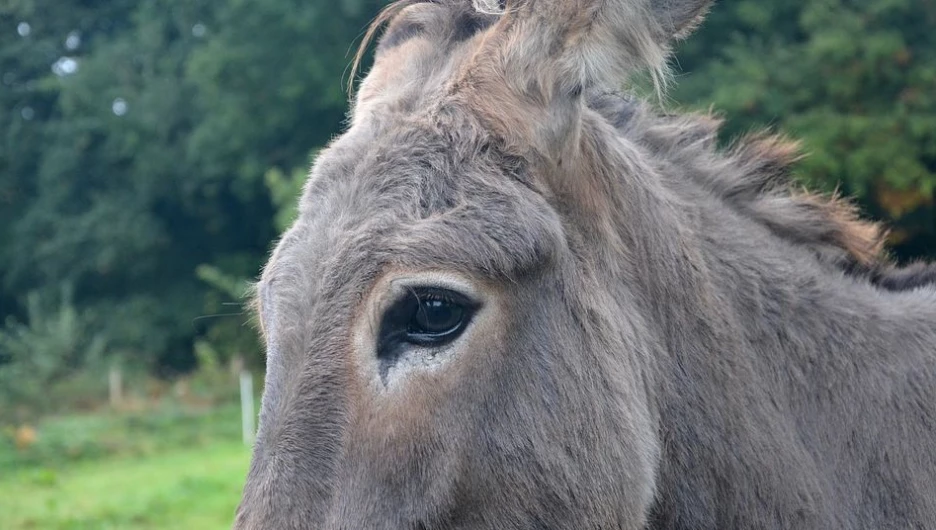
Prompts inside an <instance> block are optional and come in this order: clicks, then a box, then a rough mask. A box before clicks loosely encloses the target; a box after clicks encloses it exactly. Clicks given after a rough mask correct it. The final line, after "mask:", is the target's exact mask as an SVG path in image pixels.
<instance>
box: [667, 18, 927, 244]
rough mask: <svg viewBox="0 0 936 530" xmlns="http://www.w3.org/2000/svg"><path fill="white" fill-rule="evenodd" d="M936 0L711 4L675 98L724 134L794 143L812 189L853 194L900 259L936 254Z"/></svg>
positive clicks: (687, 52)
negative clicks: (761, 134)
mask: <svg viewBox="0 0 936 530" xmlns="http://www.w3.org/2000/svg"><path fill="white" fill-rule="evenodd" d="M934 25H936V4H934V3H933V2H920V1H917V0H867V1H863V2H853V1H846V0H808V1H807V0H792V1H784V2H779V1H770V2H763V1H758V0H740V1H736V2H724V3H720V4H718V6H717V7H716V8H715V9H714V10H713V12H712V15H711V17H710V18H709V20H708V22H707V24H706V25H705V26H703V28H702V29H701V30H700V32H699V33H698V34H696V35H695V36H694V37H693V38H692V39H690V40H689V41H688V42H687V43H686V44H685V45H684V46H683V48H682V50H680V54H679V60H680V65H681V67H682V70H683V71H684V72H686V74H685V75H684V76H681V78H680V80H679V83H678V89H677V92H676V93H675V94H674V96H675V97H676V99H678V100H680V101H682V102H694V103H698V104H700V105H701V106H704V108H708V107H709V106H710V105H712V106H714V108H715V109H716V110H717V111H718V112H720V113H722V114H723V115H724V116H725V117H726V118H728V120H729V122H728V123H729V127H728V133H729V134H738V133H739V132H744V131H748V130H751V129H757V128H760V127H763V126H765V125H770V126H773V127H774V128H775V129H778V130H782V131H784V132H786V133H789V134H790V135H792V136H794V137H796V138H799V139H801V140H802V142H803V145H804V147H805V151H806V153H807V154H808V155H809V156H808V157H807V158H806V159H805V161H804V162H803V163H802V164H801V165H800V168H799V169H800V171H799V174H800V176H801V177H802V179H803V181H805V182H806V183H808V184H809V185H810V186H811V187H820V188H823V189H826V190H828V191H831V190H834V189H836V188H837V189H838V190H840V191H841V192H842V193H843V194H846V195H854V196H857V197H858V198H859V199H860V202H861V205H862V206H863V208H864V209H865V211H867V212H869V213H870V214H871V215H873V216H875V217H878V218H881V219H883V220H885V221H886V222H887V223H888V224H889V225H890V226H891V227H892V228H893V229H894V234H893V235H894V237H893V242H894V243H896V251H897V252H898V254H899V257H901V258H904V259H908V258H912V257H915V256H921V255H928V256H930V257H934V256H936V210H934V207H933V206H934V204H933V203H934V197H936V195H934V192H936V32H934V31H933V27H936V26H934Z"/></svg>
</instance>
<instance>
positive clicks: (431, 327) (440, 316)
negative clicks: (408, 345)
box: [406, 292, 468, 344]
mask: <svg viewBox="0 0 936 530" xmlns="http://www.w3.org/2000/svg"><path fill="white" fill-rule="evenodd" d="M413 297H414V298H415V300H414V301H413V302H414V305H415V306H416V309H415V313H414V314H413V315H412V317H410V321H409V326H408V328H409V329H407V332H406V338H407V340H408V341H410V342H412V343H415V344H426V343H429V344H433V343H437V342H441V341H447V340H451V339H453V338H455V337H454V335H457V334H458V333H459V332H460V331H461V328H462V327H463V325H464V323H465V316H466V314H467V313H468V308H467V307H465V306H464V305H462V304H460V303H458V302H456V301H454V300H452V298H451V297H450V296H445V295H444V294H442V295H440V293H435V292H431V293H416V294H415V295H414V296H413Z"/></svg>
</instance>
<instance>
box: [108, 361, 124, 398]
mask: <svg viewBox="0 0 936 530" xmlns="http://www.w3.org/2000/svg"><path fill="white" fill-rule="evenodd" d="M107 389H108V390H109V392H108V394H109V396H108V397H110V404H111V407H114V408H117V407H119V406H120V403H121V402H122V401H123V374H121V373H120V367H118V366H117V365H116V364H113V365H111V367H110V370H109V371H108V372H107Z"/></svg>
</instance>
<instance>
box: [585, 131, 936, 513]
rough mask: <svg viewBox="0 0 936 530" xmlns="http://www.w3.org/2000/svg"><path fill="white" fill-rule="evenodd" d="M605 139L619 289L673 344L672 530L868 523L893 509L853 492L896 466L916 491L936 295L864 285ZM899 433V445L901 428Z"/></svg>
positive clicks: (665, 353) (934, 466)
mask: <svg viewBox="0 0 936 530" xmlns="http://www.w3.org/2000/svg"><path fill="white" fill-rule="evenodd" d="M590 138H591V140H590V141H591V142H592V143H593V144H595V145H594V146H593V147H592V148H589V147H587V146H586V147H585V148H583V152H584V154H585V156H593V157H598V158H599V159H602V162H600V164H602V165H603V164H612V166H605V167H616V168H621V170H620V171H618V172H616V173H614V175H613V178H614V181H613V182H610V183H608V186H609V187H610V189H613V190H614V193H613V194H612V197H611V199H610V200H611V203H612V206H611V207H610V208H609V210H608V211H610V212H612V216H613V222H611V223H610V224H611V225H612V226H613V232H614V234H613V237H612V238H611V239H609V240H608V241H607V243H608V246H610V247H613V248H618V249H621V250H620V253H619V255H618V259H619V260H620V261H622V262H625V263H626V266H621V265H617V266H615V264H613V263H610V262H609V263H606V265H607V269H608V270H610V271H614V272H613V273H611V274H613V275H616V276H615V278H614V279H610V280H609V281H618V282H623V283H628V288H629V290H630V291H631V292H634V293H635V295H636V298H637V299H638V300H637V302H636V303H638V304H639V305H640V306H641V309H642V313H643V314H644V315H648V316H647V320H648V321H649V323H650V326H651V328H652V329H655V330H656V331H655V332H656V333H657V334H658V336H659V344H661V346H662V348H661V351H660V352H659V356H658V358H655V359H653V360H652V361H651V362H652V363H653V364H654V366H653V367H652V368H651V370H650V371H651V373H652V374H653V375H652V377H651V378H652V383H651V386H652V387H653V388H652V389H650V392H651V401H652V402H653V404H654V405H655V409H656V411H657V413H658V415H659V418H658V421H659V423H660V430H661V432H662V433H663V439H664V440H665V441H666V443H665V444H664V450H663V454H662V459H661V464H660V470H659V477H658V480H659V484H658V491H660V492H661V493H660V495H658V497H659V499H660V501H659V503H658V506H656V507H655V508H654V513H653V518H654V519H655V520H656V521H657V523H658V525H659V527H661V528H663V527H673V526H677V522H678V521H681V523H678V524H682V525H685V526H687V527H716V526H720V525H724V524H727V523H728V522H726V521H725V520H724V519H723V518H722V517H723V516H724V514H725V513H731V514H732V520H731V521H730V526H734V527H764V526H765V521H775V525H776V526H779V527H784V526H786V527H789V526H793V527H801V528H832V527H836V528H845V527H855V526H862V525H865V524H867V522H863V521H860V518H861V517H862V516H861V515H860V514H861V513H862V510H864V509H865V508H862V506H864V505H866V504H867V503H869V502H876V500H875V499H871V498H870V497H869V496H874V495H872V494H869V493H868V492H866V491H853V490H852V489H851V488H852V487H853V486H855V487H857V486H856V485H859V484H867V483H868V480H867V477H866V476H864V475H861V474H862V473H869V472H870V473H873V472H874V471H868V469H870V468H873V467H875V466H878V465H882V464H881V462H887V465H888V466H889V474H888V475H887V476H888V477H890V481H891V482H888V483H886V484H883V483H882V484H880V487H881V488H882V490H883V491H886V490H887V489H888V488H889V487H898V488H899V487H900V485H901V484H906V482H907V481H912V480H914V479H913V478H912V477H913V476H914V473H915V472H918V471H916V470H915V469H914V466H915V465H916V466H919V465H920V462H919V455H917V460H916V461H911V458H912V455H911V454H910V453H909V452H907V451H905V450H901V447H904V446H905V445H906V444H908V443H909V444H911V445H912V444H918V445H919V446H923V445H925V444H927V443H931V441H932V439H933V436H936V432H934V425H936V420H934V418H936V390H934V389H936V353H934V351H933V347H932V345H933V344H936V289H934V288H932V287H929V288H922V289H919V290H917V291H911V292H905V293H890V292H886V291H883V290H879V289H878V288H876V287H874V286H872V285H870V284H869V283H867V282H866V281H864V280H861V279H858V278H852V277H849V276H847V275H846V274H844V273H843V272H841V271H840V270H838V269H834V268H832V267H830V266H829V265H827V264H824V263H823V262H822V261H821V260H820V259H818V258H817V257H816V256H815V254H814V252H812V251H811V250H810V249H807V248H801V247H797V246H796V245H795V244H793V243H791V242H789V241H786V240H782V239H781V238H779V237H778V236H777V235H775V234H774V233H772V232H771V231H770V230H768V229H766V228H764V227H760V226H758V225H756V224H753V223H751V222H750V221H749V220H745V219H742V218H741V217H740V216H738V215H737V214H735V213H733V212H732V211H730V209H729V208H727V207H726V206H725V205H724V204H722V203H720V201H719V200H718V199H717V198H714V197H712V196H710V195H707V194H706V193H705V192H704V190H701V189H700V188H698V187H696V186H694V185H693V184H692V183H690V182H687V181H686V180H685V179H681V178H680V176H679V175H669V176H664V175H665V174H664V173H662V172H660V171H658V169H660V166H655V165H654V164H653V163H648V162H646V160H647V159H646V158H642V157H641V155H642V154H643V153H641V152H639V149H638V148H636V147H635V146H634V145H630V144H628V143H627V142H626V141H620V139H611V138H612V137H611V136H604V138H605V140H603V141H599V142H597V143H595V140H594V139H595V136H594V135H590ZM592 178H596V177H595V175H594V174H593V175H592ZM597 178H600V176H599V177H597ZM594 224H595V225H596V226H597V225H599V224H600V223H594ZM593 230H595V231H598V229H596V228H593ZM626 269H630V270H626ZM907 406H910V407H914V408H917V409H919V410H920V411H921V414H920V415H918V416H917V417H916V418H912V419H908V416H907V415H906V414H905V413H901V410H902V409H901V408H902V407H907ZM856 411H858V412H857V413H856ZM896 417H900V418H902V420H901V421H902V422H903V423H902V424H901V425H902V427H900V430H901V431H902V433H901V434H900V435H896V434H895V432H894V431H888V430H887V429H886V428H885V427H884V426H885V425H888V424H889V421H891V420H889V418H896ZM869 422H871V423H872V424H876V425H879V426H881V428H880V429H878V428H873V427H869ZM907 422H910V423H909V424H908V423H907ZM914 422H915V423H914ZM895 427H896V426H895ZM926 460H927V461H926V462H923V465H924V466H931V468H929V469H928V470H927V471H926V472H927V473H929V476H932V474H933V472H934V471H936V461H934V460H933V459H932V458H929V457H928V458H927V459H926ZM856 461H858V462H859V465H855V462H856ZM869 466H870V467H869ZM930 480H931V479H930ZM931 486H932V488H931V489H926V488H923V489H922V490H923V491H924V492H929V493H932V494H936V485H931ZM899 489H901V490H902V489H903V488H899ZM912 501H913V499H911V500H909V501H908V502H912ZM920 505H921V506H925V505H926V503H925V500H921V501H920ZM921 509H923V508H921ZM905 513H909V515H906V517H907V518H906V519H901V520H900V521H898V526H899V525H900V524H905V523H910V522H912V520H913V519H912V518H913V517H914V514H915V512H912V511H908V512H905ZM916 515H920V514H916ZM921 517H922V515H921ZM923 520H925V519H923ZM893 522H894V521H884V520H881V521H879V523H880V524H885V523H887V524H890V523H893ZM766 526H768V527H770V526H772V525H771V524H767V525H766ZM911 526H912V525H911Z"/></svg>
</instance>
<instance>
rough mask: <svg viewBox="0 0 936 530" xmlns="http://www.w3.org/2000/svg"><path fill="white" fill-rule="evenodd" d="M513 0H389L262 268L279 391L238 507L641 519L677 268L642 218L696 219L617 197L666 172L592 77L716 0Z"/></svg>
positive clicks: (625, 62)
mask: <svg viewBox="0 0 936 530" xmlns="http://www.w3.org/2000/svg"><path fill="white" fill-rule="evenodd" d="M501 4H503V3H498V2H484V1H481V0H477V1H476V2H474V4H471V3H469V2H468V1H467V0H463V1H459V0H442V1H435V2H420V1H416V0H407V1H404V2H401V3H398V4H394V5H393V6H391V7H390V8H389V10H388V11H386V12H385V14H384V15H383V16H382V19H381V20H382V21H384V22H387V21H388V22H389V25H388V27H387V29H386V31H385V32H384V35H383V37H382V39H381V41H380V44H379V46H378V49H377V57H376V61H375V64H374V66H373V68H372V70H371V72H370V73H369V75H368V76H367V78H366V79H365V80H364V81H363V83H362V86H361V88H360V90H359V92H358V94H357V97H356V101H355V105H354V110H353V113H352V119H351V126H350V127H349V129H348V130H347V131H346V132H345V133H344V134H343V135H342V136H341V137H339V138H338V139H337V140H336V141H335V142H334V143H333V144H332V145H331V146H330V147H329V148H328V149H327V150H325V151H324V152H323V153H322V154H321V155H320V156H319V158H318V160H317V161H316V163H315V165H314V167H313V169H312V173H311V176H310V179H309V181H308V184H307V186H306V188H305V191H304V194H303V197H302V199H301V208H300V216H299V219H298V220H297V221H296V223H295V225H294V226H293V227H292V228H291V229H290V230H289V231H288V232H287V233H286V234H285V235H284V236H283V238H282V240H281V241H280V242H279V244H278V246H277V248H276V250H275V252H274V253H273V256H272V257H271V259H270V261H269V263H268V264H267V266H266V268H265V270H264V273H263V277H262V280H261V281H260V283H259V285H258V297H257V298H258V306H259V312H260V317H261V318H260V320H261V322H262V328H263V333H264V337H265V340H266V344H267V375H266V390H265V394H264V398H263V406H262V412H261V426H260V432H259V434H258V440H257V445H256V448H255V452H254V457H253V462H252V465H251V469H250V473H249V477H248V480H247V484H246V487H245V490H244V495H243V500H242V503H241V505H240V508H239V510H238V515H237V521H236V528H239V529H245V530H246V529H257V528H277V529H290V528H293V529H298V528H310V529H311V528H315V529H360V528H393V529H397V528H640V527H642V525H643V524H644V523H645V521H646V513H647V510H648V508H649V506H650V504H651V503H652V501H653V494H654V477H655V470H656V466H657V463H658V459H659V444H660V440H658V439H657V425H656V422H657V420H656V412H655V410H654V409H655V407H654V404H653V401H652V400H651V399H650V398H649V396H648V389H649V388H650V387H651V386H652V384H653V383H652V378H653V370H652V363H653V361H652V360H653V358H654V354H655V352H656V351H658V350H659V349H660V348H663V345H662V344H661V340H660V338H659V336H658V334H657V333H655V332H654V325H655V324H653V322H652V320H653V318H654V316H653V315H651V314H647V307H649V305H648V302H647V299H648V297H651V296H661V295H665V294H666V293H664V292H661V291H659V289H664V290H665V288H666V287H665V285H664V283H661V284H660V285H657V286H642V285H638V284H636V283H635V282H634V281H633V279H634V278H636V277H639V276H640V272H641V271H639V270H638V269H641V268H646V265H645V264H643V262H642V261H641V258H640V253H641V252H642V251H644V250H646V248H645V247H646V244H645V243H643V242H642V241H643V239H641V238H642V237H644V236H640V235H635V234H638V233H640V234H643V233H645V232H650V233H651V235H652V236H653V237H656V238H664V239H665V238H668V237H669V236H671V235H672V236H674V237H675V240H674V241H677V246H678V241H679V234H665V233H662V232H661V231H664V230H665V228H661V226H664V225H665V223H656V222H654V220H652V219H647V218H637V217H634V218H629V219H625V218H622V217H621V216H622V215H627V212H628V211H629V210H630V208H629V207H628V206H626V205H622V204H618V201H620V200H622V199H621V198H622V197H630V199H627V200H634V201H643V202H644V203H652V202H654V201H655V200H656V199H655V197H656V194H658V191H656V187H655V184H654V183H653V180H654V178H656V177H654V173H653V168H650V167H645V164H641V161H640V158H639V156H637V154H635V152H632V151H631V150H629V148H628V146H626V145H619V144H620V142H617V143H615V144H614V145H613V146H612V145H610V143H611V142H612V141H613V139H614V137H615V135H614V132H613V129H612V128H611V125H609V124H608V123H606V121H605V120H603V119H601V118H600V117H599V116H597V114H595V113H593V112H591V111H589V110H588V107H587V105H586V104H585V101H584V98H585V93H586V92H587V91H590V90H594V89H595V88H599V89H600V88H601V87H602V86H611V85H613V84H615V83H618V82H620V81H621V80H622V79H623V78H624V77H625V76H626V75H627V74H629V73H630V72H631V71H633V70H635V69H637V68H641V67H649V68H651V69H652V70H653V71H655V72H661V71H662V66H663V62H664V59H665V56H666V50H667V46H668V44H669V43H670V41H671V40H672V39H673V38H675V37H677V36H680V35H682V34H684V33H686V32H687V31H688V30H689V29H690V28H691V27H692V26H693V25H694V24H695V23H696V21H697V19H698V18H699V17H700V14H701V13H702V12H703V11H704V9H705V8H706V5H707V4H708V1H706V0H613V1H601V2H599V1H596V0H522V1H515V2H506V5H501ZM622 174H623V176H621V175H622ZM628 182H630V183H631V184H627V183H628ZM622 186H624V187H627V186H631V187H632V188H633V189H630V188H628V189H627V190H625V189H623V188H622ZM622 227H623V228H622ZM677 251H678V249H677ZM661 286H662V287H661ZM673 296H679V293H673ZM622 315H626V317H622Z"/></svg>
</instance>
